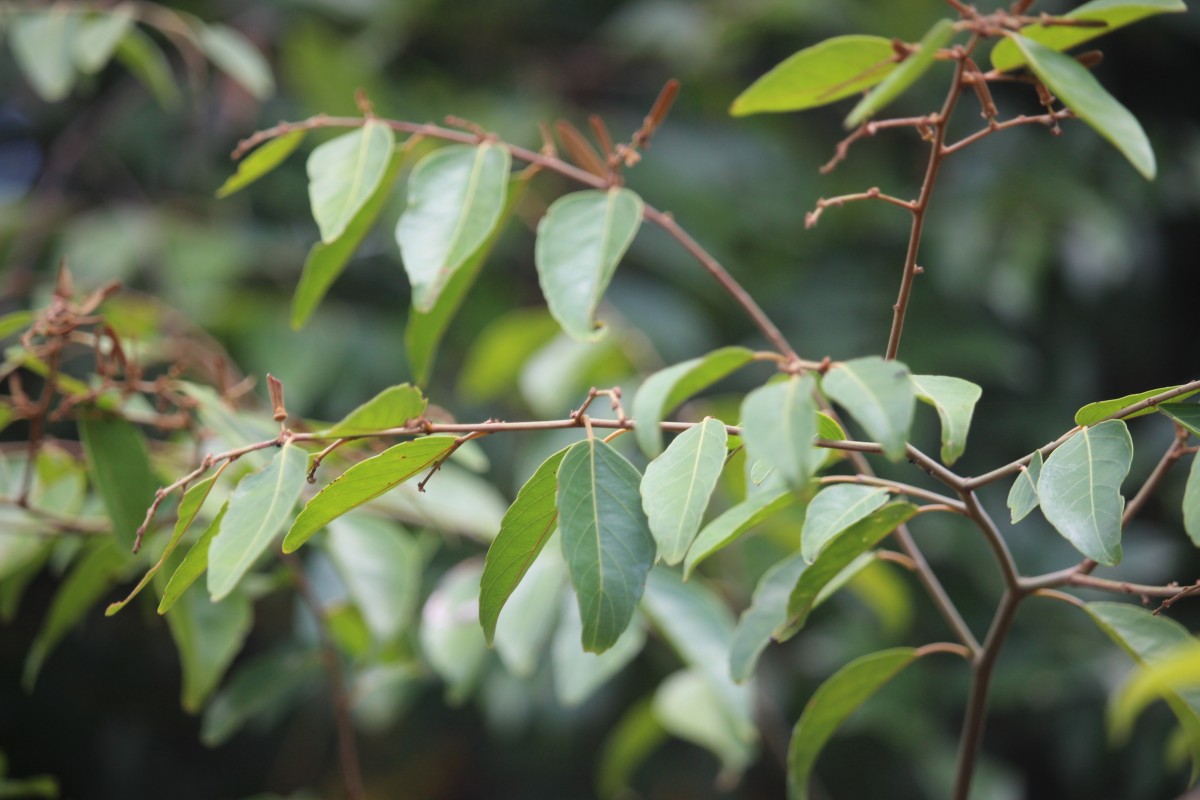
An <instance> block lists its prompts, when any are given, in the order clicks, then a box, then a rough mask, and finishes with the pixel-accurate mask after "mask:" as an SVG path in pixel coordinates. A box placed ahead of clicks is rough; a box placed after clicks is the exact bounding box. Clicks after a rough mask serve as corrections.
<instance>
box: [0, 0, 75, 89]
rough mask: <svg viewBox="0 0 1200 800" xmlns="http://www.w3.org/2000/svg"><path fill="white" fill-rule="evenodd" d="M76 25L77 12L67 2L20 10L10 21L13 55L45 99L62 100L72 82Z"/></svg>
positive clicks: (27, 77)
mask: <svg viewBox="0 0 1200 800" xmlns="http://www.w3.org/2000/svg"><path fill="white" fill-rule="evenodd" d="M78 26H79V15H78V14H75V13H73V10H72V9H71V8H70V7H68V6H59V7H57V8H53V9H51V10H48V11H29V12H25V13H21V14H18V15H17V16H16V18H15V19H14V20H13V21H12V22H10V23H9V28H8V41H9V45H10V46H11V47H12V54H13V59H14V60H15V61H16V62H17V66H18V67H19V68H20V69H21V72H22V73H23V74H24V75H25V77H26V79H27V80H28V81H29V84H30V85H31V86H32V87H33V90H34V91H35V92H37V93H38V96H39V97H41V98H42V99H43V100H45V101H46V102H48V103H53V102H57V101H58V100H62V99H63V98H64V97H66V96H67V95H68V94H70V93H71V87H72V86H74V85H75V64H74V60H73V58H72V56H71V50H72V43H73V41H74V38H75V32H76V30H77V28H78Z"/></svg>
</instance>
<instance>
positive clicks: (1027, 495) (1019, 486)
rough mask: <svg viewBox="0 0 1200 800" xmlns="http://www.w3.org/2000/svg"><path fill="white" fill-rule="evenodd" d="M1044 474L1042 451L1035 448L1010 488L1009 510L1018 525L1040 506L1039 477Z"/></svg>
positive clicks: (1013, 521) (1014, 522)
mask: <svg viewBox="0 0 1200 800" xmlns="http://www.w3.org/2000/svg"><path fill="white" fill-rule="evenodd" d="M1041 474H1042V451H1041V450H1034V451H1033V458H1032V459H1030V461H1029V464H1028V466H1024V467H1021V471H1020V472H1018V473H1017V477H1016V478H1015V479H1013V485H1012V488H1011V489H1009V490H1008V510H1009V512H1010V513H1011V514H1012V523H1013V524H1014V525H1016V524H1017V523H1018V522H1020V521H1021V520H1023V519H1025V517H1026V516H1028V515H1029V512H1030V511H1033V510H1034V509H1035V508H1037V507H1038V490H1037V487H1038V479H1039V478H1040V477H1041Z"/></svg>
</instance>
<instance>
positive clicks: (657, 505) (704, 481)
mask: <svg viewBox="0 0 1200 800" xmlns="http://www.w3.org/2000/svg"><path fill="white" fill-rule="evenodd" d="M727 438H728V437H727V434H726V432H725V423H723V422H721V421H720V420H716V419H713V418H712V417H706V418H705V419H704V421H703V422H701V423H700V424H699V425H697V426H695V427H694V428H690V429H689V430H687V431H685V432H684V433H682V434H680V435H679V436H677V437H676V438H675V440H674V441H672V442H671V444H670V446H669V447H667V449H666V452H664V453H663V454H662V455H661V456H659V457H658V458H656V459H654V460H653V461H651V462H650V464H649V465H648V466H647V467H646V474H645V475H644V476H643V477H642V485H641V494H642V508H643V509H644V510H645V512H646V519H647V521H648V522H649V524H650V532H651V533H653V534H654V539H655V541H656V542H658V554H659V557H660V558H662V559H663V560H664V561H666V562H667V563H668V564H678V563H679V562H680V561H682V560H683V557H684V555H685V554H686V553H687V551H688V548H689V547H691V544H692V540H693V539H695V538H696V534H697V533H698V532H699V530H700V522H701V520H702V519H703V517H704V511H705V509H707V508H708V501H709V500H710V499H711V498H712V493H713V490H714V489H716V488H717V480H718V479H719V478H720V477H721V469H722V468H723V467H724V466H725V443H726V440H727Z"/></svg>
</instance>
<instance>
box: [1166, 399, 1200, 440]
mask: <svg viewBox="0 0 1200 800" xmlns="http://www.w3.org/2000/svg"><path fill="white" fill-rule="evenodd" d="M1157 408H1158V410H1159V411H1160V412H1162V413H1163V414H1165V415H1166V416H1168V417H1170V418H1171V420H1173V421H1174V422H1178V423H1179V424H1180V425H1182V426H1183V427H1185V428H1187V429H1188V430H1189V431H1191V432H1192V433H1193V434H1195V435H1196V436H1200V403H1160V404H1159V405H1158V406H1157Z"/></svg>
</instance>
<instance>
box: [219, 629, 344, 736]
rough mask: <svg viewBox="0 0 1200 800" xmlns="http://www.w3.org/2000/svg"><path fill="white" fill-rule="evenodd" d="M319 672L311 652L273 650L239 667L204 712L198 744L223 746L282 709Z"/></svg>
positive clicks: (316, 660)
mask: <svg viewBox="0 0 1200 800" xmlns="http://www.w3.org/2000/svg"><path fill="white" fill-rule="evenodd" d="M320 671H321V662H320V660H319V659H318V658H317V655H316V653H315V651H314V652H306V653H301V652H296V651H294V650H276V651H274V652H269V653H264V654H263V655H261V656H258V657H257V658H255V659H254V660H253V661H249V662H247V663H245V664H243V665H241V666H240V667H239V668H238V669H237V670H235V671H234V673H233V676H232V677H231V678H230V680H229V683H228V684H227V685H226V686H225V688H224V689H222V690H221V691H220V692H218V693H217V695H216V697H214V698H213V699H212V702H211V703H209V704H208V706H207V707H206V708H205V709H204V716H203V717H202V718H201V721H200V741H202V742H204V744H205V745H206V746H208V747H217V746H218V745H221V744H224V743H225V742H227V741H228V740H229V739H231V738H233V735H234V734H236V733H237V732H238V731H239V730H241V729H242V727H244V726H245V725H246V723H247V722H249V721H250V720H252V719H255V718H258V717H265V716H268V715H270V714H271V712H278V711H280V710H282V709H283V708H284V707H286V705H287V704H288V703H289V702H290V701H291V699H292V698H293V697H294V696H295V695H296V694H297V693H298V692H299V691H300V690H301V689H303V688H304V687H305V686H306V685H307V684H309V683H310V682H312V681H313V680H315V679H316V678H318V677H319V675H320Z"/></svg>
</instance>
